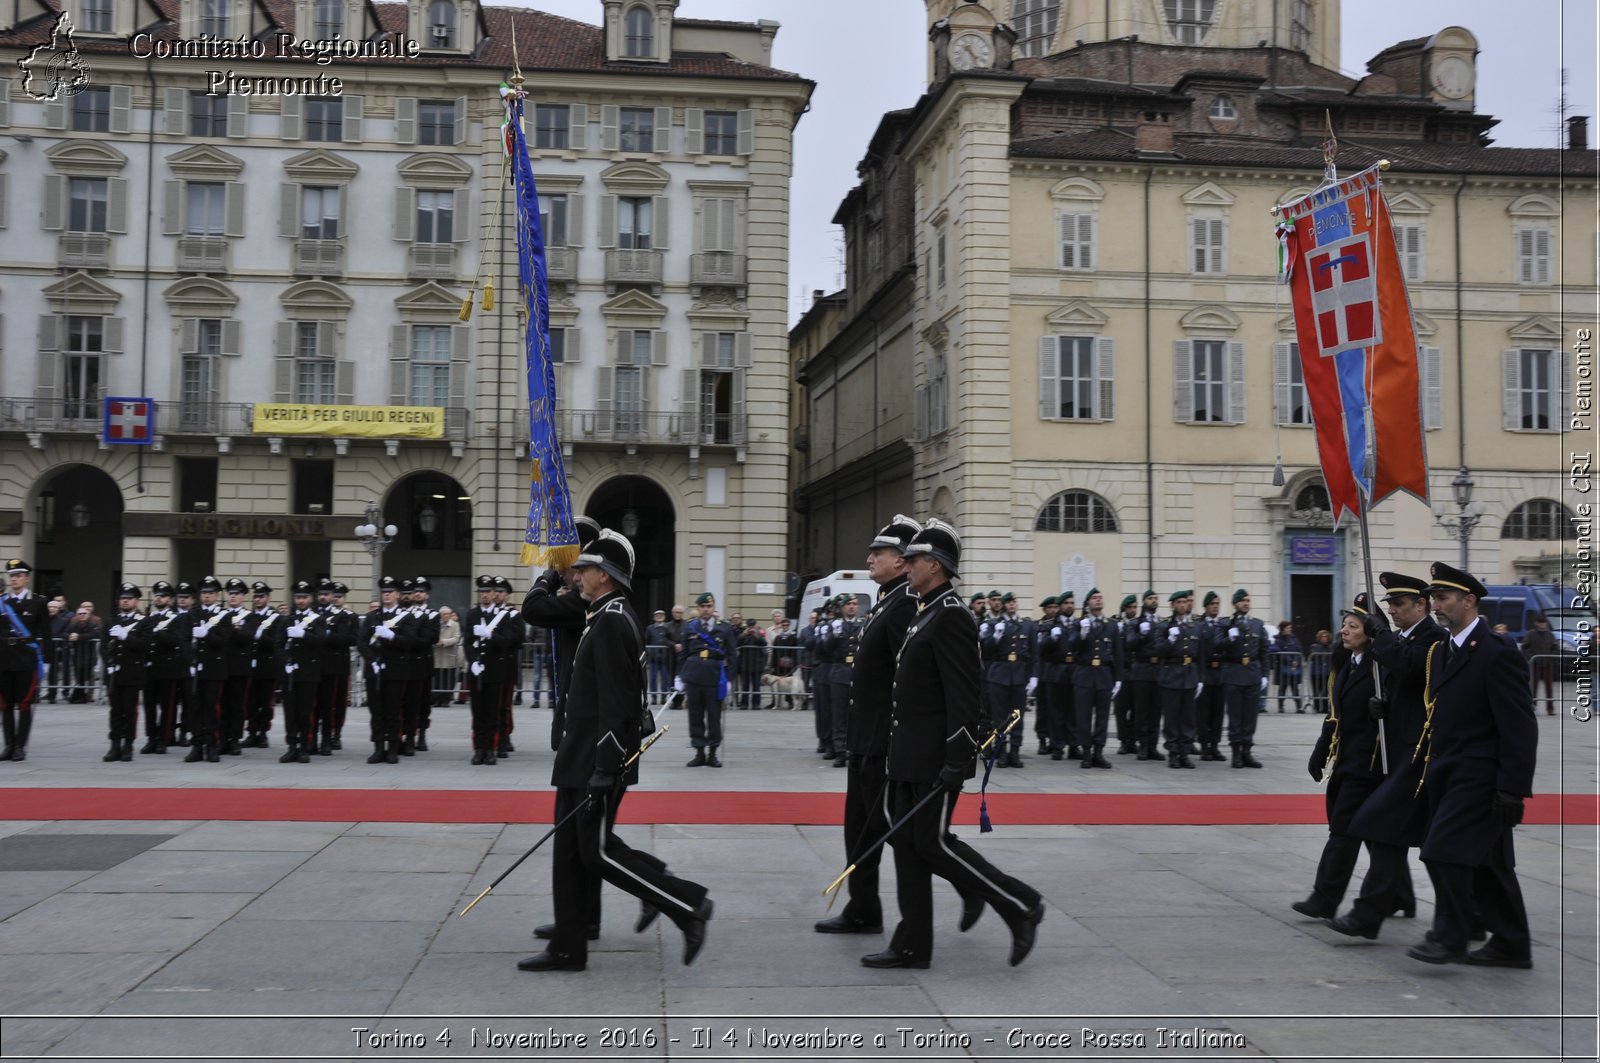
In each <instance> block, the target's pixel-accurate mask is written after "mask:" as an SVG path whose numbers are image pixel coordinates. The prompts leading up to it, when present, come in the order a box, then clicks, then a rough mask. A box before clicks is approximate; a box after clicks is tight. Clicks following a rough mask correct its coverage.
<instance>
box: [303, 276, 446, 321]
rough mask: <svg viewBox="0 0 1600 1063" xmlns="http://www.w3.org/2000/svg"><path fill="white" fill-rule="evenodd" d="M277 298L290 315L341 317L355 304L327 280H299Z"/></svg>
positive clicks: (340, 289) (342, 290) (341, 290)
mask: <svg viewBox="0 0 1600 1063" xmlns="http://www.w3.org/2000/svg"><path fill="white" fill-rule="evenodd" d="M278 300H279V302H281V303H283V308H284V309H285V310H287V311H288V312H289V316H290V317H309V318H343V317H345V316H347V315H348V314H349V313H350V308H351V307H353V306H354V305H355V301H354V300H353V299H351V298H350V297H349V296H348V295H346V294H345V292H344V289H342V288H340V287H339V286H338V285H336V284H329V283H328V282H327V281H301V282H300V283H299V284H296V285H294V286H292V287H290V288H289V289H287V290H286V291H284V293H283V294H282V295H280V296H278ZM457 305H458V306H459V305H460V304H459V302H458V303H457Z"/></svg>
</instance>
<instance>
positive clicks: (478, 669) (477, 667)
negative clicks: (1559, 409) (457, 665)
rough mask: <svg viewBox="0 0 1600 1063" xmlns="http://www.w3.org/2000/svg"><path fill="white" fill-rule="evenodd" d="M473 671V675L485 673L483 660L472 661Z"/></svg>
mask: <svg viewBox="0 0 1600 1063" xmlns="http://www.w3.org/2000/svg"><path fill="white" fill-rule="evenodd" d="M471 671H472V674H473V675H482V674H483V662H482V661H473V662H472V669H471Z"/></svg>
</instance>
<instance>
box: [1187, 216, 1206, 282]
mask: <svg viewBox="0 0 1600 1063" xmlns="http://www.w3.org/2000/svg"><path fill="white" fill-rule="evenodd" d="M1189 246H1190V248H1191V250H1190V252H1189V268H1190V269H1191V270H1192V271H1193V272H1195V273H1204V272H1205V271H1206V220H1205V219H1204V218H1191V219H1189Z"/></svg>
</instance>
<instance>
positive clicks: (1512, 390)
mask: <svg viewBox="0 0 1600 1063" xmlns="http://www.w3.org/2000/svg"><path fill="white" fill-rule="evenodd" d="M1521 382H1522V351H1521V350H1519V349H1517V348H1515V347H1513V348H1512V349H1511V350H1509V351H1501V352H1500V427H1501V428H1504V429H1505V430H1506V431H1507V432H1515V431H1518V430H1519V429H1521V428H1522V389H1521V387H1519V385H1520V384H1521Z"/></svg>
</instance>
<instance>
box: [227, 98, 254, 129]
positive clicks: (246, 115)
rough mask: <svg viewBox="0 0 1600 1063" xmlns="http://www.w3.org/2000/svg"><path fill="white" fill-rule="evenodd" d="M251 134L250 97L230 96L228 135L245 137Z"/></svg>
mask: <svg viewBox="0 0 1600 1063" xmlns="http://www.w3.org/2000/svg"><path fill="white" fill-rule="evenodd" d="M249 135H250V97H248V96H229V97H228V136H230V137H234V138H243V137H247V136H249Z"/></svg>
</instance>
